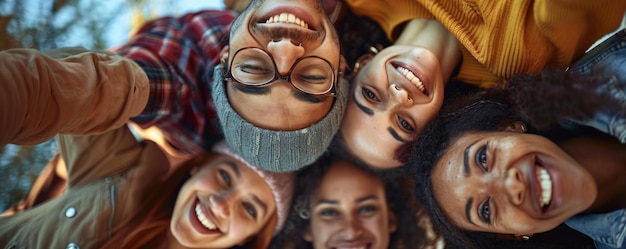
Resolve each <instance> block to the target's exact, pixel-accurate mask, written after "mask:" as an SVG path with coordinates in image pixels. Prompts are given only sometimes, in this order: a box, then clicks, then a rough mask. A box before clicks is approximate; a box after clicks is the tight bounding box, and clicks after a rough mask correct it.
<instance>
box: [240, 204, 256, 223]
mask: <svg viewBox="0 0 626 249" xmlns="http://www.w3.org/2000/svg"><path fill="white" fill-rule="evenodd" d="M243 208H244V210H245V211H246V213H248V214H249V215H250V216H251V217H252V218H253V219H255V220H256V217H257V214H256V209H255V208H254V206H253V205H252V204H250V203H247V202H244V203H243Z"/></svg>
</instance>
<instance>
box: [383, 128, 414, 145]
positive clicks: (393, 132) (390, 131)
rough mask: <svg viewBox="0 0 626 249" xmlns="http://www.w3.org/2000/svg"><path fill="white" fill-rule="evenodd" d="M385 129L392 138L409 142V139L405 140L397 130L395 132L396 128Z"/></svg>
mask: <svg viewBox="0 0 626 249" xmlns="http://www.w3.org/2000/svg"><path fill="white" fill-rule="evenodd" d="M387 131H389V133H390V134H391V136H392V137H393V138H395V139H396V140H398V141H400V142H401V143H408V142H409V141H407V140H405V139H404V138H402V137H400V135H399V134H398V132H396V130H394V129H393V128H391V127H387Z"/></svg>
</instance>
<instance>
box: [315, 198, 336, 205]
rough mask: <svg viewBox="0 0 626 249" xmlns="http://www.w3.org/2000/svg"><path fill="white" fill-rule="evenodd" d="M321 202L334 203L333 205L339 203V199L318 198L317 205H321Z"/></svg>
mask: <svg viewBox="0 0 626 249" xmlns="http://www.w3.org/2000/svg"><path fill="white" fill-rule="evenodd" d="M319 204H332V205H337V204H339V202H338V201H335V200H327V199H321V200H318V201H317V203H315V205H319Z"/></svg>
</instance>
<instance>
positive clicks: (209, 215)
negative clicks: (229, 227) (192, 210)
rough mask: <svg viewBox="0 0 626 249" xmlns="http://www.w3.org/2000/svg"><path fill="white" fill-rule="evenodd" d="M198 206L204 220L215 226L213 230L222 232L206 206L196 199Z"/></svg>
mask: <svg viewBox="0 0 626 249" xmlns="http://www.w3.org/2000/svg"><path fill="white" fill-rule="evenodd" d="M198 204H200V208H201V209H202V213H204V216H206V218H207V219H208V220H209V222H211V223H213V225H215V228H216V229H217V230H218V231H220V232H223V230H222V228H221V225H220V224H219V223H218V222H217V220H216V219H215V215H214V214H213V212H212V210H211V209H210V208H208V206H207V205H205V204H204V203H203V202H202V201H201V200H199V199H198Z"/></svg>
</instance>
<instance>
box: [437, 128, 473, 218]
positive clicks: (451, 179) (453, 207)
mask: <svg viewBox="0 0 626 249" xmlns="http://www.w3.org/2000/svg"><path fill="white" fill-rule="evenodd" d="M484 136H485V135H484V133H479V132H472V133H466V134H464V135H463V136H461V137H459V138H458V139H456V141H451V142H450V144H451V145H450V147H448V148H447V149H446V151H445V152H444V153H443V155H442V156H441V158H440V159H439V161H437V162H436V164H435V167H434V169H433V171H432V175H431V181H432V188H433V195H434V197H435V199H436V201H437V203H438V205H439V206H440V207H441V209H442V211H443V212H444V213H445V215H446V216H448V218H449V219H450V220H451V221H452V222H454V223H456V224H459V225H460V224H464V223H467V222H466V217H465V205H466V203H467V198H468V197H469V196H471V195H470V192H472V191H475V188H473V187H472V186H471V182H470V181H469V178H467V177H466V175H465V174H464V170H463V163H464V160H465V150H466V149H467V148H468V146H470V145H472V144H474V143H476V142H477V141H479V140H480V139H481V138H483V137H484ZM471 158H473V156H472V154H471V153H469V151H468V154H467V160H468V163H470V160H471Z"/></svg>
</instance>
